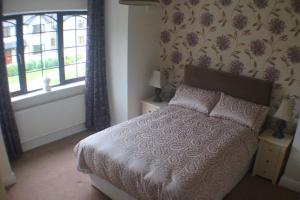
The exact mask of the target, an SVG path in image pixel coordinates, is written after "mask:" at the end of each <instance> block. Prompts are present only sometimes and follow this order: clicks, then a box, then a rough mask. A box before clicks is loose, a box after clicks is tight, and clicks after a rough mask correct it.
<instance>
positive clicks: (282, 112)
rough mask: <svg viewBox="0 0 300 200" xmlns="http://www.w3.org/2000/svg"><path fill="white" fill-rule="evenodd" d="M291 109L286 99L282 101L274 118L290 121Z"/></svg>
mask: <svg viewBox="0 0 300 200" xmlns="http://www.w3.org/2000/svg"><path fill="white" fill-rule="evenodd" d="M292 114H293V111H292V107H291V104H290V102H289V100H288V99H282V101H281V104H280V106H279V108H278V110H277V111H276V113H275V115H274V117H276V118H278V119H282V120H284V121H290V120H291V118H292Z"/></svg>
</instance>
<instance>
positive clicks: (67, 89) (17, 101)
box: [11, 81, 85, 111]
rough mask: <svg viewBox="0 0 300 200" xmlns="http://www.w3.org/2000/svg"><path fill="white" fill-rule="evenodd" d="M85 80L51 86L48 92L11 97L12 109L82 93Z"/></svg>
mask: <svg viewBox="0 0 300 200" xmlns="http://www.w3.org/2000/svg"><path fill="white" fill-rule="evenodd" d="M84 90H85V81H80V82H76V83H70V84H67V85H62V86H57V87H53V88H52V90H51V91H50V92H44V91H42V90H40V91H37V92H32V93H29V94H25V95H20V96H17V97H13V98H12V99H11V101H12V106H13V109H14V111H19V110H24V109H28V108H31V107H34V106H39V105H43V104H46V103H50V102H53V101H58V100H61V99H65V98H69V97H73V96H77V95H80V94H83V93H84Z"/></svg>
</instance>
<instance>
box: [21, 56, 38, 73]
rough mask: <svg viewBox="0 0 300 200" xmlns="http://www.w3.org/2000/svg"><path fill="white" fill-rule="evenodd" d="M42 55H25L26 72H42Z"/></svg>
mask: <svg viewBox="0 0 300 200" xmlns="http://www.w3.org/2000/svg"><path fill="white" fill-rule="evenodd" d="M41 58H42V54H40V53H38V54H34V53H28V54H25V56H24V59H25V70H26V72H32V71H40V70H42V61H41Z"/></svg>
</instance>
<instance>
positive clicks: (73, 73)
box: [65, 65, 77, 80]
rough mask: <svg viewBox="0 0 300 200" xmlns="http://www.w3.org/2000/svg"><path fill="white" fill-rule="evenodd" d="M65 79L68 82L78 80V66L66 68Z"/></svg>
mask: <svg viewBox="0 0 300 200" xmlns="http://www.w3.org/2000/svg"><path fill="white" fill-rule="evenodd" d="M65 78H66V80H69V79H74V78H77V69H76V65H68V66H65Z"/></svg>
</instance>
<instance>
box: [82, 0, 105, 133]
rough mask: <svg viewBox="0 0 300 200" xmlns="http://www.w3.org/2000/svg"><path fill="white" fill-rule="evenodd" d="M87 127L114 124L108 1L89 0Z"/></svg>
mask: <svg viewBox="0 0 300 200" xmlns="http://www.w3.org/2000/svg"><path fill="white" fill-rule="evenodd" d="M87 23H88V30H87V70H86V94H85V107H86V127H87V128H88V129H89V130H94V131H100V130H103V129H105V128H107V127H109V125H110V115H109V105H108V94H107V83H106V69H105V68H106V66H105V35H104V0H88V22H87Z"/></svg>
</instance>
